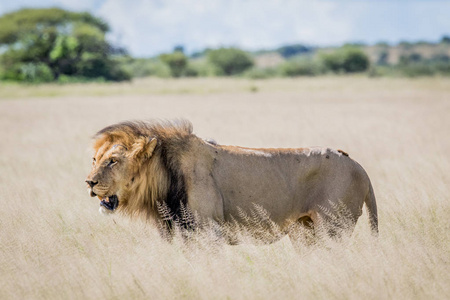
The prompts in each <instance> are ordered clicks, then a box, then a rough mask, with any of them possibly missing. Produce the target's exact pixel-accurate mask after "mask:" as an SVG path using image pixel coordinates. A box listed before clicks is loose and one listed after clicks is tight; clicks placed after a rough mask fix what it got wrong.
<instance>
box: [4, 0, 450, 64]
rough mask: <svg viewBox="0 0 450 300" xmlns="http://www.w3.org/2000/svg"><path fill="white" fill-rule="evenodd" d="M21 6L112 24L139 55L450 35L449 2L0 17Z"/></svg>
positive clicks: (37, 1)
mask: <svg viewBox="0 0 450 300" xmlns="http://www.w3.org/2000/svg"><path fill="white" fill-rule="evenodd" d="M24 7H29V8H38V7H39V8H42V7H60V8H64V9H68V10H72V11H88V12H90V13H92V14H94V15H95V16H97V17H101V18H102V19H104V20H105V21H106V22H107V23H108V24H109V25H110V27H111V32H110V33H109V34H108V39H109V40H110V41H111V42H112V43H113V44H114V45H116V46H122V47H125V48H126V49H127V50H128V51H129V52H130V54H132V55H134V56H138V57H148V56H154V55H157V54H160V53H163V52H170V51H172V50H173V48H174V47H175V46H177V45H182V46H184V49H185V50H186V52H187V53H192V52H195V51H201V50H203V49H204V48H206V47H210V48H217V47H221V46H225V47H230V46H233V47H240V48H243V49H245V50H261V49H273V48H277V47H279V46H282V45H287V44H296V43H301V44H307V45H311V46H335V45H340V44H343V43H347V42H364V43H368V44H373V43H376V42H380V41H383V42H388V43H397V42H399V41H423V40H425V41H438V40H440V38H441V37H442V36H443V35H449V36H450V0H446V1H443V0H340V1H339V0H240V1H238V0H9V1H8V0H0V14H4V13H7V12H11V11H14V10H17V9H20V8H24Z"/></svg>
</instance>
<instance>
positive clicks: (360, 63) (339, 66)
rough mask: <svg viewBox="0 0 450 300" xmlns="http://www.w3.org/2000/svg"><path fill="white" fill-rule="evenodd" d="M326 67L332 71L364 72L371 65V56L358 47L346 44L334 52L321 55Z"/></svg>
mask: <svg viewBox="0 0 450 300" xmlns="http://www.w3.org/2000/svg"><path fill="white" fill-rule="evenodd" d="M320 58H321V60H322V64H323V66H324V67H325V69H327V70H330V71H332V72H336V73H340V72H344V73H355V72H364V71H366V70H367V69H368V68H369V66H370V60H369V57H368V56H367V55H366V54H365V53H364V51H363V50H361V49H359V48H357V47H351V46H345V47H342V48H340V49H338V50H336V51H335V52H333V53H323V54H322V55H321V57H320Z"/></svg>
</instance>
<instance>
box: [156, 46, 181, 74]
mask: <svg viewBox="0 0 450 300" xmlns="http://www.w3.org/2000/svg"><path fill="white" fill-rule="evenodd" d="M159 59H160V60H161V61H162V62H164V63H165V64H167V65H168V66H169V68H170V73H171V75H172V76H173V77H181V76H183V75H184V73H185V71H186V67H187V63H188V60H187V57H186V55H184V53H183V52H181V51H174V52H173V53H167V54H161V55H160V56H159Z"/></svg>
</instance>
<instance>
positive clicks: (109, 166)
mask: <svg viewBox="0 0 450 300" xmlns="http://www.w3.org/2000/svg"><path fill="white" fill-rule="evenodd" d="M156 144H157V142H156V139H154V138H153V139H148V138H140V139H137V140H136V141H135V142H134V143H133V144H132V145H131V146H129V148H130V149H128V148H127V147H126V146H124V145H123V144H116V143H109V142H105V143H103V144H102V145H101V146H100V147H98V148H97V149H96V152H95V154H94V157H93V162H92V171H91V173H90V174H89V175H88V176H87V178H86V183H87V185H88V192H89V195H91V197H95V196H97V197H98V198H99V199H100V212H101V213H112V212H114V211H115V210H116V209H117V208H118V207H119V206H120V205H121V203H122V204H124V203H127V202H128V200H129V199H128V196H129V194H130V188H131V185H132V183H133V181H134V176H135V174H136V172H137V169H138V166H139V164H140V163H142V161H143V160H144V159H149V158H150V157H151V155H152V153H153V150H154V149H155V147H156Z"/></svg>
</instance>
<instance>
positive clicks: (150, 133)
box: [94, 120, 192, 218]
mask: <svg viewBox="0 0 450 300" xmlns="http://www.w3.org/2000/svg"><path fill="white" fill-rule="evenodd" d="M191 136H192V124H191V123H190V122H188V121H185V120H177V121H172V122H169V121H148V122H144V121H126V122H122V123H118V124H114V125H111V126H108V127H106V128H104V129H102V130H100V131H99V132H98V133H97V134H96V135H95V136H94V139H95V143H94V150H95V151H98V149H99V148H100V147H103V146H104V145H105V144H108V145H110V146H112V145H115V144H120V145H122V146H124V147H125V148H126V149H127V151H128V153H129V155H134V153H136V152H138V151H139V150H140V149H142V147H144V145H145V143H147V142H148V140H149V139H152V138H156V139H157V143H158V144H157V147H156V148H155V151H154V152H153V154H152V156H151V159H150V158H148V157H144V158H143V159H133V160H131V163H133V166H132V167H133V172H134V177H133V180H132V183H131V185H130V187H129V194H128V195H127V197H126V199H125V200H124V201H123V202H122V203H121V206H120V211H122V212H124V213H126V214H129V215H137V214H144V215H146V216H157V215H159V214H160V212H158V208H159V207H165V208H167V209H168V212H169V213H170V214H171V216H172V217H174V218H177V217H179V216H180V207H181V206H182V205H184V206H186V204H187V192H186V183H185V182H186V181H185V177H184V176H183V174H182V172H181V169H180V161H179V153H180V151H183V149H185V148H186V145H187V143H188V141H189V139H190V137H191ZM129 199H132V201H130V200H129Z"/></svg>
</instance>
